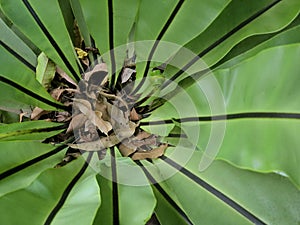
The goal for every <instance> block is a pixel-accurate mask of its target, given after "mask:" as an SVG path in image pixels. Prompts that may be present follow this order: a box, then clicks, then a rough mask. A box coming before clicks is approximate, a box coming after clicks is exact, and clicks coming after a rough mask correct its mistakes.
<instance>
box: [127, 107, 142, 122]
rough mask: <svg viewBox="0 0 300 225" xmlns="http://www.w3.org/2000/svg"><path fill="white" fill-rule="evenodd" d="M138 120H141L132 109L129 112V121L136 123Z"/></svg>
mask: <svg viewBox="0 0 300 225" xmlns="http://www.w3.org/2000/svg"><path fill="white" fill-rule="evenodd" d="M140 119H142V116H141V115H139V114H138V113H137V112H136V110H135V108H132V109H131V111H130V120H133V121H138V120H140Z"/></svg>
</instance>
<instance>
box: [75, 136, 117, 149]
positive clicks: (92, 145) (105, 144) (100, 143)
mask: <svg viewBox="0 0 300 225" xmlns="http://www.w3.org/2000/svg"><path fill="white" fill-rule="evenodd" d="M119 142H120V141H119V139H118V138H117V137H116V135H110V136H108V137H103V138H101V139H100V140H97V141H92V142H86V143H80V144H69V146H70V147H72V148H75V149H81V150H84V151H100V150H103V149H106V148H109V147H112V146H114V145H116V144H118V143H119Z"/></svg>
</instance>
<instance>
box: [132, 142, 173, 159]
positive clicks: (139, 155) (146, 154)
mask: <svg viewBox="0 0 300 225" xmlns="http://www.w3.org/2000/svg"><path fill="white" fill-rule="evenodd" d="M167 147H168V144H162V145H160V146H159V147H158V148H154V149H152V150H150V151H137V152H136V153H134V154H133V156H132V157H131V158H132V159H133V160H143V159H156V158H158V157H160V156H162V155H163V154H164V153H165V150H166V149H167Z"/></svg>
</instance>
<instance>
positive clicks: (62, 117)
mask: <svg viewBox="0 0 300 225" xmlns="http://www.w3.org/2000/svg"><path fill="white" fill-rule="evenodd" d="M70 118H71V116H70V114H69V113H68V112H59V113H57V115H56V116H55V119H56V121H57V122H66V121H68V120H69V119H70Z"/></svg>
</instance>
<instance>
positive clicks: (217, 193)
mask: <svg viewBox="0 0 300 225" xmlns="http://www.w3.org/2000/svg"><path fill="white" fill-rule="evenodd" d="M160 159H161V160H163V161H164V162H165V163H167V164H168V165H170V166H172V167H173V168H175V169H176V170H178V171H179V172H180V173H182V174H183V175H184V176H186V177H187V178H189V179H190V180H192V181H193V182H195V183H196V184H197V185H199V186H200V187H202V188H203V189H205V190H206V191H208V192H209V193H211V194H213V195H214V196H215V197H217V198H218V199H220V200H221V201H223V202H224V203H225V204H227V205H228V206H230V207H231V208H232V209H234V210H235V211H237V212H238V213H239V214H241V215H242V216H244V217H245V218H247V219H248V220H249V221H251V222H253V223H254V224H256V225H266V223H265V222H263V221H262V220H261V219H259V218H258V217H256V216H255V215H254V214H252V213H251V212H250V211H248V210H247V209H246V208H244V207H243V206H241V205H240V204H238V203H237V202H235V201H234V200H233V199H231V198H229V197H228V196H226V195H225V194H223V193H222V192H221V191H219V190H217V189H216V188H215V187H213V186H212V185H210V184H208V183H207V182H205V181H204V180H202V179H201V178H200V177H198V176H196V175H195V174H194V173H192V172H190V171H189V170H187V169H186V168H185V167H182V166H180V165H179V164H178V163H176V162H175V161H173V160H172V159H170V158H168V157H167V156H164V155H163V156H161V157H160Z"/></svg>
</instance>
